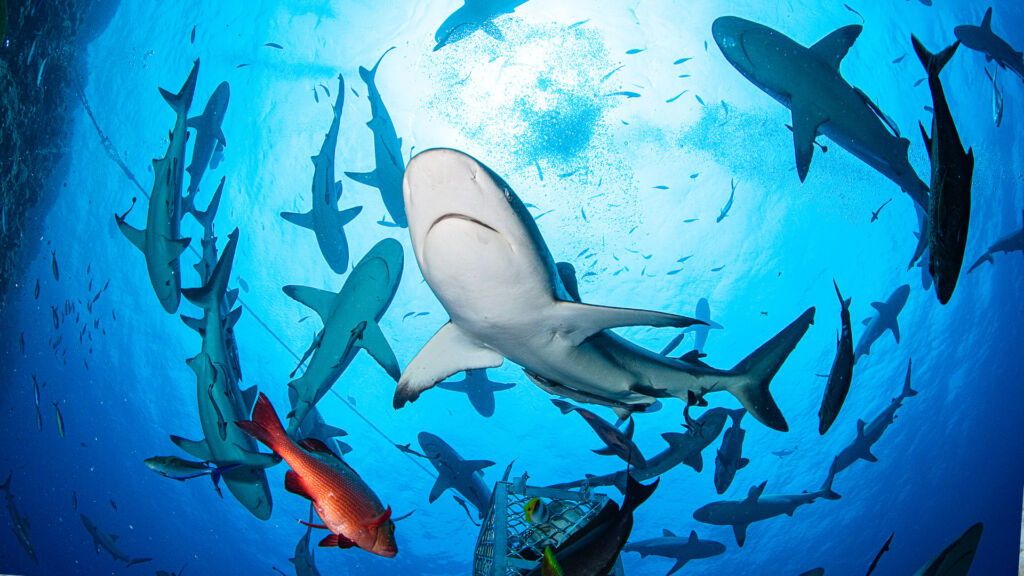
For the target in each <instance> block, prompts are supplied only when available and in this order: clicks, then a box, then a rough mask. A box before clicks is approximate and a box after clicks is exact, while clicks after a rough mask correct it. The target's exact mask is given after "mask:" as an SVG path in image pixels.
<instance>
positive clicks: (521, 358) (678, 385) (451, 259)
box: [394, 149, 814, 430]
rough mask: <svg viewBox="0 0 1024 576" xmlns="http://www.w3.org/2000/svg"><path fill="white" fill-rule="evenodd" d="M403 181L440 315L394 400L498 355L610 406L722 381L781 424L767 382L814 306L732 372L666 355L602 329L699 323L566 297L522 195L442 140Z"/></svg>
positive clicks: (542, 381)
mask: <svg viewBox="0 0 1024 576" xmlns="http://www.w3.org/2000/svg"><path fill="white" fill-rule="evenodd" d="M404 191H405V205H406V211H407V213H408V216H409V223H410V228H409V232H410V235H411V237H412V245H413V250H414V252H415V254H416V259H417V262H418V264H419V266H420V270H421V271H422V272H423V276H424V278H425V280H426V282H427V284H428V285H429V286H430V288H431V289H432V290H433V292H434V294H435V295H437V297H438V299H439V300H440V301H441V304H442V305H443V306H444V308H445V309H446V310H447V311H448V314H449V316H450V317H451V321H450V322H449V323H448V324H445V325H444V326H443V327H442V328H441V329H440V330H439V331H438V333H437V334H435V335H434V337H433V338H432V339H431V340H430V341H429V342H428V343H427V344H426V345H425V346H424V347H423V349H422V350H420V352H419V353H418V354H417V355H416V357H415V358H414V359H413V360H412V362H411V363H410V364H409V365H408V366H407V367H406V370H405V372H404V373H403V374H402V378H401V380H400V381H399V383H398V387H397V389H396V390H395V397H394V405H395V407H396V408H397V407H401V406H403V405H405V404H406V403H407V402H409V401H412V400H415V399H416V398H417V397H419V395H420V394H421V393H422V392H423V391H424V390H427V389H430V388H432V387H433V386H434V385H435V384H436V383H437V382H440V381H441V380H444V379H445V378H447V377H449V376H451V375H452V374H454V373H456V372H460V371H463V370H468V369H472V368H493V367H497V366H500V365H501V364H502V362H503V361H504V359H505V358H508V359H509V360H511V361H513V362H515V363H516V364H519V365H520V366H523V367H524V369H525V370H526V372H527V375H528V376H529V377H530V379H531V380H532V381H533V382H534V383H535V384H537V385H538V386H539V387H541V388H542V389H544V390H545V391H547V392H549V393H551V394H555V395H561V396H564V397H567V398H569V399H572V400H575V401H578V402H590V403H596V404H604V405H608V406H611V407H613V408H616V409H617V412H618V413H619V415H620V416H623V415H625V414H628V413H629V412H631V411H636V410H642V409H645V408H646V407H648V406H650V405H651V404H653V403H654V402H655V400H656V399H657V398H659V397H662V398H663V397H677V398H686V393H687V391H688V390H693V391H695V392H700V393H704V392H711V391H716V390H728V391H729V392H731V393H732V394H733V395H735V396H736V397H737V398H738V399H739V400H740V402H741V403H742V404H743V405H744V407H745V408H747V410H748V411H750V413H751V414H753V415H754V417H755V418H757V419H758V420H760V421H761V422H763V423H765V424H766V425H768V426H769V427H771V428H774V429H777V430H786V429H787V425H786V421H785V418H784V417H783V416H782V413H781V412H780V411H779V409H778V406H776V404H775V401H774V400H773V399H772V397H771V394H770V392H769V390H768V385H769V383H770V382H771V379H772V377H773V376H774V375H775V373H776V372H777V371H778V369H779V368H780V367H781V365H782V363H783V362H784V361H785V359H786V357H787V356H788V355H789V353H790V352H791V351H792V350H793V348H794V347H795V346H796V344H797V342H799V340H800V338H801V337H802V336H803V334H804V332H806V330H807V328H808V326H810V324H811V322H812V320H813V317H814V308H810V309H808V310H807V311H806V312H804V313H803V314H802V315H801V316H800V317H799V318H797V319H796V320H795V321H794V322H793V323H792V324H790V325H789V326H788V327H787V328H785V329H783V330H782V332H780V333H779V334H778V335H776V336H775V337H774V338H772V339H771V340H770V341H768V342H767V343H766V344H764V345H763V346H761V348H759V349H758V350H757V351H755V352H754V353H753V354H751V355H750V356H748V357H747V358H746V359H744V360H743V361H741V362H740V363H739V364H738V365H737V366H736V367H735V368H733V369H732V370H717V369H714V368H710V367H706V366H697V365H693V364H690V363H687V362H683V361H680V360H673V359H670V358H665V357H663V356H660V355H658V354H656V353H654V352H652V351H649V350H646V349H643V348H641V347H639V346H637V345H635V344H633V343H631V342H629V341H627V340H625V339H624V338H622V337H620V336H618V335H616V334H614V333H612V332H611V331H610V329H612V328H617V327H622V326H637V325H649V326H675V327H685V326H689V325H693V324H697V323H699V321H697V320H694V319H692V318H686V317H683V316H676V315H672V314H664V313H659V312H651V311H647V310H634V309H626V308H609V307H602V306H592V305H587V304H581V303H577V302H573V301H571V296H570V295H569V294H568V292H567V290H566V288H565V286H564V284H563V282H562V281H561V280H560V278H559V276H558V273H557V272H556V267H555V262H554V259H553V258H552V257H551V253H550V251H549V250H548V248H547V246H546V245H545V244H544V240H543V238H542V237H541V235H540V231H539V230H538V228H537V225H536V223H535V222H534V221H533V219H532V218H531V217H530V214H529V212H528V211H527V209H526V207H525V206H524V205H523V203H522V201H520V200H519V197H518V196H516V195H515V193H514V192H513V191H512V189H511V188H510V187H509V186H508V185H507V184H506V183H505V182H504V181H502V180H501V178H499V177H498V176H497V175H496V174H495V173H494V172H492V171H491V170H490V169H488V168H487V167H485V166H484V165H482V164H480V163H479V162H478V161H476V160H475V159H473V158H471V157H470V156H468V155H466V154H464V153H462V152H459V151H456V150H450V149H434V150H428V151H425V152H420V153H419V154H418V155H417V156H416V157H414V158H413V159H412V161H411V162H410V164H409V167H408V169H407V170H406V174H405V185H404ZM513 287H514V289H513Z"/></svg>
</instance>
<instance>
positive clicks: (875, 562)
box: [867, 4, 970, 576]
mask: <svg viewBox="0 0 1024 576" xmlns="http://www.w3.org/2000/svg"><path fill="white" fill-rule="evenodd" d="M928 5H929V6H931V4H928ZM895 535H896V533H895V532H893V533H892V534H890V535H889V539H888V540H886V541H885V544H883V545H882V549H881V550H879V551H878V554H876V555H875V559H874V560H872V561H871V566H869V567H868V573H867V576H871V573H872V572H874V571H875V568H877V567H878V561H879V560H881V559H882V555H883V554H885V553H886V552H888V551H889V545H890V544H892V538H893V536H895ZM967 568H970V566H969V565H968V566H967Z"/></svg>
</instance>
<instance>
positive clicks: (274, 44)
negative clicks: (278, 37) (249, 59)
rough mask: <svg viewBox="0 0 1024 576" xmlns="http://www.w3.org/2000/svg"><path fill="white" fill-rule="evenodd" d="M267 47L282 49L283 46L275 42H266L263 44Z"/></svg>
mask: <svg viewBox="0 0 1024 576" xmlns="http://www.w3.org/2000/svg"><path fill="white" fill-rule="evenodd" d="M264 46H266V47H267V48H277V49H278V50H284V46H281V45H280V44H278V43H277V42H267V43H266V44H264Z"/></svg>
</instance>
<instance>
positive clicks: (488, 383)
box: [437, 369, 515, 418]
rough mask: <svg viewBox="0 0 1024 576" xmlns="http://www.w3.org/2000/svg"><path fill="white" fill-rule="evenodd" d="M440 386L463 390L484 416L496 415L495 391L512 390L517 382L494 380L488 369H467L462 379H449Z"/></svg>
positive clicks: (478, 411)
mask: <svg viewBox="0 0 1024 576" xmlns="http://www.w3.org/2000/svg"><path fill="white" fill-rule="evenodd" d="M437 387H438V388H442V389H444V390H449V391H451V392H461V393H463V394H465V395H466V396H467V397H469V403H470V404H472V405H473V408H474V409H476V411H477V413H478V414H480V415H481V416H483V417H484V418H490V417H491V416H493V415H494V393H495V392H503V391H505V390H511V389H512V388H514V387H515V382H494V381H492V380H491V379H490V378H488V377H487V370H485V369H480V370H466V372H465V376H463V378H462V380H456V381H454V382H453V381H451V380H447V381H445V382H441V383H439V384H438V385H437Z"/></svg>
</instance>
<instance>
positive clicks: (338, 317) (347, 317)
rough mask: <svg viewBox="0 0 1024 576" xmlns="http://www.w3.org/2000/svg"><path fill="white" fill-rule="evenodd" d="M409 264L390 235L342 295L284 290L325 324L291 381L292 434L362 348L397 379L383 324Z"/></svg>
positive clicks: (351, 278) (354, 274)
mask: <svg viewBox="0 0 1024 576" xmlns="http://www.w3.org/2000/svg"><path fill="white" fill-rule="evenodd" d="M404 262H405V258H404V256H403V252H402V245H401V244H399V242H398V241H397V240H394V239H392V238H386V239H384V240H381V241H380V242H378V243H377V244H375V245H374V246H373V248H370V251H369V252H367V253H366V255H365V256H363V258H362V260H360V261H359V263H358V264H356V266H355V268H353V269H352V272H351V273H349V275H348V277H347V278H346V279H345V284H344V285H343V286H342V287H341V291H339V292H338V293H337V294H335V293H333V292H328V291H326V290H319V289H317V288H310V287H308V286H285V287H284V293H285V294H287V295H288V296H289V297H291V298H292V299H294V300H295V301H297V302H299V303H301V304H303V305H304V306H307V307H308V308H310V309H311V310H313V311H314V312H316V313H317V315H319V316H320V319H321V320H322V321H323V323H324V327H323V329H322V330H320V332H319V334H317V337H316V339H315V340H314V342H313V345H312V346H311V347H310V352H307V354H309V353H311V354H312V357H310V359H309V365H308V366H306V371H305V372H303V374H302V376H300V377H298V378H296V379H295V380H292V381H291V382H289V383H288V387H289V388H291V389H293V390H294V391H295V396H294V398H293V400H292V410H291V412H289V413H288V435H289V436H292V437H295V433H296V431H297V430H298V429H299V427H300V426H301V425H302V424H303V420H305V419H306V415H307V414H308V413H309V411H310V409H311V408H313V407H314V406H315V405H316V403H317V402H319V401H320V399H321V398H323V397H324V395H325V394H327V391H328V390H330V389H331V386H333V385H334V382H335V381H336V380H337V379H338V377H339V376H341V374H342V373H343V372H344V371H345V369H346V368H348V365H349V364H350V363H351V362H352V360H353V359H354V358H355V356H356V354H358V353H359V350H366V352H367V353H369V354H370V356H371V357H373V359H374V360H376V361H377V363H378V364H380V366H381V367H382V368H384V370H385V371H386V372H387V373H388V375H389V376H391V377H392V378H393V379H395V380H398V377H399V375H400V374H401V369H400V368H399V367H398V360H397V359H396V358H395V353H394V351H393V350H392V349H391V345H390V344H388V341H387V338H385V337H384V333H383V332H381V329H380V325H379V324H378V322H380V319H381V318H382V317H383V316H384V313H385V312H386V311H387V309H388V306H390V305H391V301H392V300H393V299H394V298H395V291H397V290H398V283H399V282H400V281H401V279H402V267H403V266H404ZM289 397H291V394H289Z"/></svg>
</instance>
